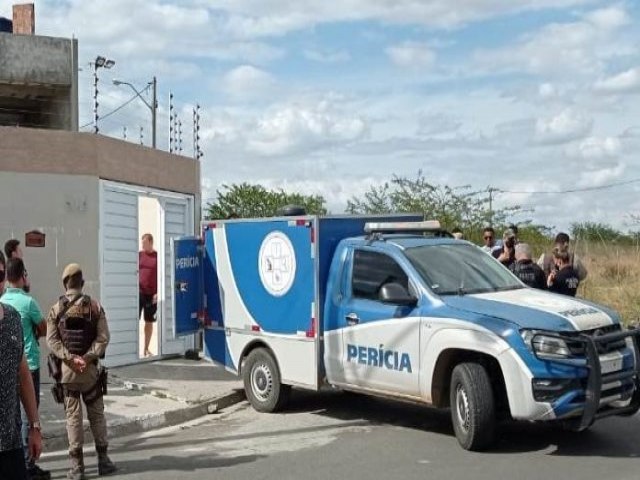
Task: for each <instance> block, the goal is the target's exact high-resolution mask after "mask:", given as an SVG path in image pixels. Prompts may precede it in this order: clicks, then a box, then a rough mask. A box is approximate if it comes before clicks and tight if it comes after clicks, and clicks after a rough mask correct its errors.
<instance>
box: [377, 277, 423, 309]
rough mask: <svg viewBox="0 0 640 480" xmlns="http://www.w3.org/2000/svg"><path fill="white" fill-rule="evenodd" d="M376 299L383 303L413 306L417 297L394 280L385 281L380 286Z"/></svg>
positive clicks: (416, 301)
mask: <svg viewBox="0 0 640 480" xmlns="http://www.w3.org/2000/svg"><path fill="white" fill-rule="evenodd" d="M378 299H379V300H380V301H381V302H383V303H390V304H392V305H401V306H403V307H415V306H416V305H417V303H418V299H417V298H416V297H414V296H413V295H411V294H410V293H409V292H408V291H407V289H406V288H404V287H403V286H402V285H400V284H399V283H396V282H390V283H385V284H384V285H383V286H382V287H381V288H380V293H379V294H378Z"/></svg>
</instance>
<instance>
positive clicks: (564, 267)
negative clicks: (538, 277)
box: [547, 248, 580, 297]
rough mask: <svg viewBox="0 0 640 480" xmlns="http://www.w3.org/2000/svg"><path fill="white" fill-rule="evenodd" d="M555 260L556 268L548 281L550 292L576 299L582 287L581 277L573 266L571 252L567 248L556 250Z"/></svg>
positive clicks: (554, 251)
mask: <svg viewBox="0 0 640 480" xmlns="http://www.w3.org/2000/svg"><path fill="white" fill-rule="evenodd" d="M553 259H554V262H555V266H556V268H555V269H553V270H552V271H551V273H550V274H549V278H548V279H547V285H548V287H549V291H551V292H554V293H559V294H561V295H569V296H571V297H575V296H576V292H577V291H578V285H580V277H579V276H578V272H576V270H575V269H574V268H573V265H572V264H571V255H570V254H569V251H568V250H567V249H566V248H555V249H554V250H553Z"/></svg>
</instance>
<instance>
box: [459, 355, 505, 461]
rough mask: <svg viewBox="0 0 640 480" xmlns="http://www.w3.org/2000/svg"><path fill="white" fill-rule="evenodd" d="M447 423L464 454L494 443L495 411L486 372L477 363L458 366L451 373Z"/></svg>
mask: <svg viewBox="0 0 640 480" xmlns="http://www.w3.org/2000/svg"><path fill="white" fill-rule="evenodd" d="M449 400H450V405H451V420H452V422H453V429H454V431H455V434H456V438H457V439H458V442H459V443H460V445H461V446H462V448H464V449H465V450H473V451H479V450H483V449H485V448H487V447H489V446H490V445H491V444H492V443H493V442H494V439H495V431H496V411H495V400H494V395H493V389H492V387H491V380H490V379H489V374H488V373H487V370H486V369H485V368H484V367H483V366H482V365H480V364H478V363H461V364H459V365H457V366H456V367H455V368H454V369H453V373H452V374H451V387H450V391H449Z"/></svg>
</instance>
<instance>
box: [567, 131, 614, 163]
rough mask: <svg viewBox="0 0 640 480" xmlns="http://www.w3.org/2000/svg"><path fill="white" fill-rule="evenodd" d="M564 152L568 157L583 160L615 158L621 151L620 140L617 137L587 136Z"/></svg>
mask: <svg viewBox="0 0 640 480" xmlns="http://www.w3.org/2000/svg"><path fill="white" fill-rule="evenodd" d="M565 152H566V154H567V156H569V157H573V158H578V159H585V160H601V159H607V158H616V157H618V156H619V155H620V154H621V153H622V142H621V141H620V139H619V138H618V137H588V138H585V139H584V140H582V141H581V142H580V143H578V144H574V145H571V146H569V147H567V149H566V150H565Z"/></svg>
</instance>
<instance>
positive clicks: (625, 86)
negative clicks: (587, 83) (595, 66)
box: [594, 67, 640, 94]
mask: <svg viewBox="0 0 640 480" xmlns="http://www.w3.org/2000/svg"><path fill="white" fill-rule="evenodd" d="M594 88H595V90H596V91H597V92H602V93H611V94H620V93H640V67H636V68H631V69H629V70H627V71H624V72H622V73H618V74H616V75H613V76H611V77H607V78H604V79H602V80H598V81H597V82H596V84H595V86H594Z"/></svg>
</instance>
